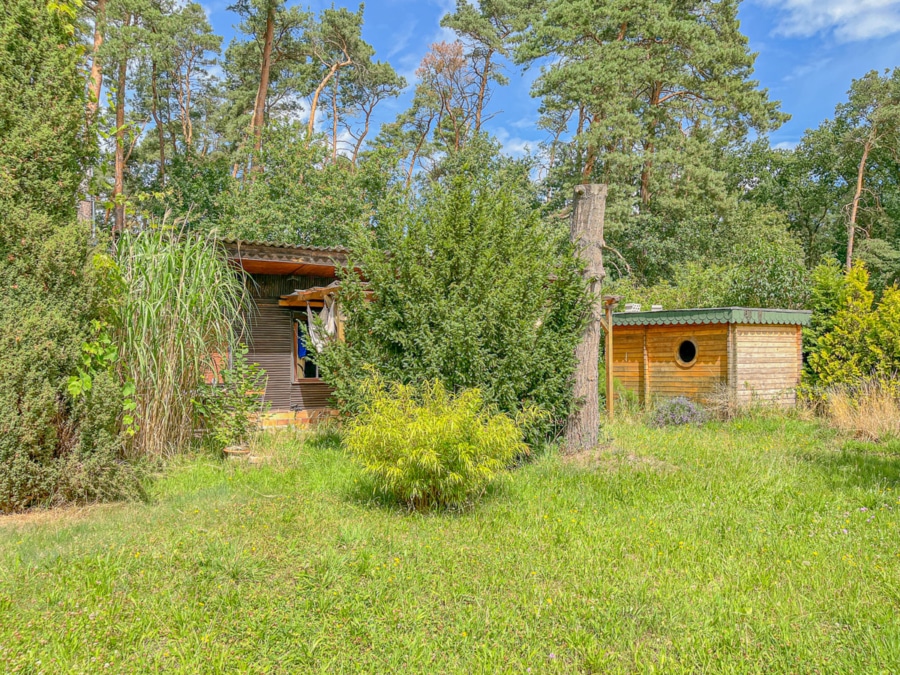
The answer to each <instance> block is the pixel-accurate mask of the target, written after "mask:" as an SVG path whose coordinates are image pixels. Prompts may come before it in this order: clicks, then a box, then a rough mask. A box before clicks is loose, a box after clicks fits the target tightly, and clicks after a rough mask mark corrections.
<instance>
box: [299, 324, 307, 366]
mask: <svg viewBox="0 0 900 675" xmlns="http://www.w3.org/2000/svg"><path fill="white" fill-rule="evenodd" d="M306 353H307V352H306V345H305V344H303V329H302V328H301V327H300V325H299V322H298V325H297V358H298V359H302V358H305V357H306Z"/></svg>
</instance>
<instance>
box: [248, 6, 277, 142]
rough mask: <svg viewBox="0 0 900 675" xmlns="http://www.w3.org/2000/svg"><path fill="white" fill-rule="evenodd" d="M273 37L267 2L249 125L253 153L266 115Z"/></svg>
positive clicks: (271, 10)
mask: <svg viewBox="0 0 900 675" xmlns="http://www.w3.org/2000/svg"><path fill="white" fill-rule="evenodd" d="M274 39H275V6H274V5H273V4H272V3H269V9H268V11H267V12H266V35H265V38H264V41H263V53H262V65H261V67H260V73H259V89H258V90H257V91H256V103H255V104H254V106H253V119H252V120H251V122H250V127H251V129H252V130H253V136H254V141H253V151H254V154H255V153H258V152H259V151H260V148H262V132H263V125H264V124H265V115H266V94H268V92H269V71H270V69H271V67H272V43H273V41H274Z"/></svg>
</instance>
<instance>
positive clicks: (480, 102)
mask: <svg viewBox="0 0 900 675" xmlns="http://www.w3.org/2000/svg"><path fill="white" fill-rule="evenodd" d="M493 54H494V52H493V50H489V51H488V53H487V54H485V56H484V70H483V71H482V73H481V77H480V78H479V80H480V82H479V83H478V98H477V99H476V100H475V133H476V134H477V133H478V132H479V131H481V115H482V113H483V112H484V97H485V96H486V95H487V85H488V78H489V77H490V72H491V57H492V56H493Z"/></svg>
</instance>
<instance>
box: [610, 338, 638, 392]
mask: <svg viewBox="0 0 900 675" xmlns="http://www.w3.org/2000/svg"><path fill="white" fill-rule="evenodd" d="M613 377H615V379H617V380H618V381H619V382H620V383H621V384H622V386H623V387H625V389H627V390H628V391H633V392H636V393H637V394H638V396H639V397H640V399H641V400H642V401H643V398H644V395H643V392H644V327H643V326H622V327H621V328H616V329H615V332H614V333H613Z"/></svg>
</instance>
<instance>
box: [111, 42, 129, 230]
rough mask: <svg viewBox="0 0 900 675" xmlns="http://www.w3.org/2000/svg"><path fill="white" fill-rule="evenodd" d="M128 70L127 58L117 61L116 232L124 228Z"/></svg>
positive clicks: (114, 222)
mask: <svg viewBox="0 0 900 675" xmlns="http://www.w3.org/2000/svg"><path fill="white" fill-rule="evenodd" d="M127 72H128V59H125V58H123V59H122V60H121V61H120V62H119V77H118V82H117V83H116V86H117V89H116V170H115V183H114V184H113V201H114V202H115V206H114V209H115V211H114V213H115V219H114V221H113V227H114V229H115V231H116V232H121V231H122V230H123V229H125V202H124V201H123V199H122V194H123V193H124V189H125V84H126V82H125V76H126V74H127Z"/></svg>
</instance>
